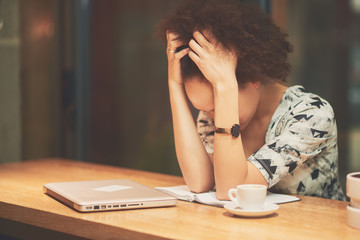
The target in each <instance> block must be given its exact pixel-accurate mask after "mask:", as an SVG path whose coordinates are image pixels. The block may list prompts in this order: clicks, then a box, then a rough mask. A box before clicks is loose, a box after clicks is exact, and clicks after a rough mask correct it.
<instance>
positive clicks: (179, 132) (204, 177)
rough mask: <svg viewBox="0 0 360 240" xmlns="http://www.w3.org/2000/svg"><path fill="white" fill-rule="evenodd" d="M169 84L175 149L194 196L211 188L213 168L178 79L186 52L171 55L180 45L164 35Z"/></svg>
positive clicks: (181, 83)
mask: <svg viewBox="0 0 360 240" xmlns="http://www.w3.org/2000/svg"><path fill="white" fill-rule="evenodd" d="M167 44H168V45H167V49H168V51H167V56H168V84H169V93H170V105H171V113H172V119H173V129H174V138H175V149H176V155H177V159H178V162H179V165H180V168H181V172H182V174H183V177H184V179H185V182H186V184H187V185H188V186H189V188H190V189H191V190H192V191H194V192H204V191H208V190H210V189H212V188H213V186H214V173H213V165H212V163H211V161H210V159H209V157H208V155H207V153H206V151H205V148H204V146H203V144H202V142H201V140H200V137H199V135H198V133H197V130H196V126H195V123H194V119H193V117H192V114H191V111H190V107H189V103H188V100H187V97H186V93H185V88H184V84H183V81H182V77H181V70H180V59H181V58H182V57H183V56H185V55H186V54H187V53H188V51H189V50H188V49H183V50H181V51H180V52H173V51H175V50H176V49H177V47H179V46H181V45H183V43H181V42H180V41H178V40H177V35H176V34H173V33H167Z"/></svg>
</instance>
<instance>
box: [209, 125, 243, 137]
mask: <svg viewBox="0 0 360 240" xmlns="http://www.w3.org/2000/svg"><path fill="white" fill-rule="evenodd" d="M215 133H220V134H228V135H231V136H232V137H233V138H237V137H239V136H240V125H239V124H234V125H233V126H232V127H231V128H218V127H215Z"/></svg>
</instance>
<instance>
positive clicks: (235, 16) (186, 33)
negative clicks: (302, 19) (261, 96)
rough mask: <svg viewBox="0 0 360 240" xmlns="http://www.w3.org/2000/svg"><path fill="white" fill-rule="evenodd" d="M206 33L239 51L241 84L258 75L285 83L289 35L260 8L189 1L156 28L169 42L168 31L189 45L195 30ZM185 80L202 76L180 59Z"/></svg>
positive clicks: (226, 0)
mask: <svg viewBox="0 0 360 240" xmlns="http://www.w3.org/2000/svg"><path fill="white" fill-rule="evenodd" d="M203 30H207V31H210V32H211V33H212V35H213V36H214V37H215V38H216V39H217V41H218V42H219V43H221V44H222V45H223V46H224V47H225V48H228V49H231V50H233V51H235V52H236V54H237V56H238V63H237V68H236V76H237V80H238V82H239V84H244V83H247V82H252V81H257V80H258V79H257V76H264V78H261V79H263V80H262V81H263V83H264V82H265V81H266V79H272V80H273V81H277V82H282V83H285V82H286V81H287V80H286V78H287V76H288V74H289V72H290V69H291V66H290V64H289V62H288V53H290V52H292V51H293V48H292V46H291V44H290V43H289V42H288V40H287V37H288V35H287V34H286V33H283V32H281V30H280V29H279V27H277V26H276V25H275V24H274V23H273V21H272V19H271V18H270V16H268V15H267V14H266V13H265V12H263V11H262V9H260V8H259V7H258V6H257V5H255V4H252V3H249V2H242V1H240V0H186V1H184V3H182V4H181V5H179V6H178V8H176V9H175V11H174V12H172V13H171V14H169V15H168V16H167V17H165V18H164V19H163V20H161V21H160V22H159V23H158V25H157V35H158V36H159V37H160V38H162V39H163V40H164V41H165V42H166V31H170V32H174V33H177V34H178V35H179V38H180V40H181V41H182V42H186V43H188V42H189V41H190V39H191V38H192V34H193V32H194V31H200V32H201V31H203ZM181 71H182V75H183V78H184V79H185V80H186V79H187V78H190V77H193V76H202V77H203V75H202V73H201V72H200V70H199V69H198V68H197V66H196V65H195V63H194V62H193V61H192V60H191V59H190V58H189V57H188V56H185V57H183V58H182V60H181Z"/></svg>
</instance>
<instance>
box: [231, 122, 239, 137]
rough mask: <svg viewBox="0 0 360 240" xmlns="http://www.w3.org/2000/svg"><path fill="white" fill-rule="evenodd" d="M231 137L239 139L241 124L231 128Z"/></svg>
mask: <svg viewBox="0 0 360 240" xmlns="http://www.w3.org/2000/svg"><path fill="white" fill-rule="evenodd" d="M231 135H232V136H233V137H234V138H237V137H239V136H240V125H239V124H234V125H233V126H232V128H231Z"/></svg>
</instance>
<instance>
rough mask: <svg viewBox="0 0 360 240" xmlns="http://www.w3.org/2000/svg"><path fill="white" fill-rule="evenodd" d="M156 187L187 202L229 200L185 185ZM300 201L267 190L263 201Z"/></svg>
mask: <svg viewBox="0 0 360 240" xmlns="http://www.w3.org/2000/svg"><path fill="white" fill-rule="evenodd" d="M156 189H158V190H160V191H162V192H165V193H168V194H170V195H173V196H175V197H176V198H177V199H179V200H184V201H188V202H198V203H202V204H206V205H212V206H217V207H224V205H225V204H226V203H228V202H230V201H221V200H218V199H217V198H216V194H215V191H210V192H206V193H193V192H191V191H190V189H189V187H188V186H186V185H180V186H174V187H156ZM295 201H300V198H298V197H295V196H291V195H286V194H278V193H271V192H268V194H267V196H266V200H265V203H275V204H280V203H288V202H295Z"/></svg>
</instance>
